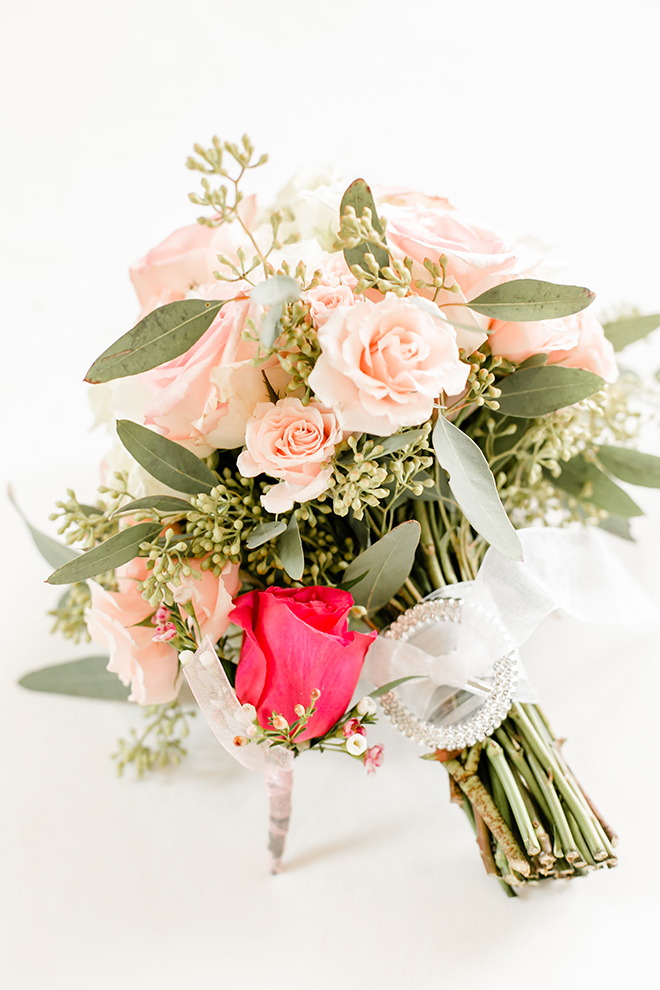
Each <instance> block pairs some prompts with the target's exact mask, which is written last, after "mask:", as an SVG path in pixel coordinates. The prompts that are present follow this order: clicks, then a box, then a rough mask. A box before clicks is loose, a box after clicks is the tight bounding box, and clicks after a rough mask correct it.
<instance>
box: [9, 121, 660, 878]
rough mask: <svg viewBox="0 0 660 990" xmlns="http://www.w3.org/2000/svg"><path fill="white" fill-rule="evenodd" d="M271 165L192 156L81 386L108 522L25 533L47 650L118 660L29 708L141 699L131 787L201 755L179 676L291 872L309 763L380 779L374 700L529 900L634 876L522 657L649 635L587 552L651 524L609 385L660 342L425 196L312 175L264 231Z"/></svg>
mask: <svg viewBox="0 0 660 990" xmlns="http://www.w3.org/2000/svg"><path fill="white" fill-rule="evenodd" d="M265 161H266V156H261V157H260V158H258V159H256V160H255V156H254V149H253V147H252V145H251V143H250V141H249V140H248V139H247V138H243V140H242V143H241V144H240V145H236V144H231V143H227V142H222V141H220V140H218V139H217V138H214V139H213V143H212V145H211V147H209V148H203V147H200V146H196V147H195V157H193V158H190V159H189V160H188V167H189V168H190V169H192V170H195V171H197V172H199V173H201V175H202V179H201V185H202V191H201V193H199V194H192V195H191V197H190V198H191V200H192V201H193V203H196V204H198V205H199V206H202V207H204V208H205V209H206V211H207V212H206V213H205V215H204V216H201V217H200V218H199V221H198V223H197V224H193V225H191V226H189V227H185V228H183V229H182V230H178V231H176V232H175V233H174V234H172V235H171V236H170V237H169V238H167V239H166V240H165V241H164V242H163V243H162V244H161V245H160V246H159V247H157V248H155V249H154V250H153V251H150V252H149V253H148V254H147V255H146V256H145V257H144V258H143V259H142V260H141V261H139V262H138V263H137V264H135V265H134V266H133V267H132V269H131V277H132V280H133V283H134V285H135V288H136V290H137V294H138V298H139V302H140V306H141V308H142V313H141V317H140V320H139V322H138V323H137V325H136V326H134V327H133V329H131V330H129V331H128V332H127V333H125V334H124V335H123V336H121V337H120V338H119V339H118V340H117V341H115V343H113V344H112V345H111V346H110V347H108V349H107V350H106V351H104V353H103V354H101V355H100V356H99V357H98V358H97V359H96V360H95V361H94V362H93V363H92V365H91V367H90V369H89V371H88V372H87V375H86V380H87V381H88V382H90V383H92V384H94V385H95V390H96V394H95V396H94V401H95V404H96V407H97V410H99V413H100V415H101V414H102V416H103V417H105V419H106V420H108V421H109V422H110V423H111V432H112V434H113V444H112V446H111V449H110V450H109V451H108V453H107V454H106V456H105V460H104V461H103V464H102V468H101V471H102V481H103V485H102V486H101V488H100V489H99V493H100V495H101V498H100V499H99V500H98V501H96V502H95V503H94V504H85V503H81V502H79V501H78V499H77V497H76V495H75V494H74V492H73V491H69V492H68V496H67V499H66V500H64V501H62V502H60V503H58V509H59V511H58V513H56V515H55V516H54V517H53V518H57V519H58V520H59V521H60V524H61V525H60V530H59V531H60V533H63V534H64V533H65V534H66V545H64V544H60V543H58V542H57V541H53V540H50V539H49V538H47V537H45V536H43V535H42V534H39V533H37V532H36V531H33V535H34V537H35V540H36V541H37V543H38V545H39V546H40V548H41V549H42V551H43V552H44V554H45V556H46V557H47V559H48V560H49V561H51V563H52V565H53V566H56V567H57V569H56V570H55V572H54V573H53V574H52V575H51V576H50V578H49V581H50V583H51V584H57V585H66V586H67V589H68V590H67V591H66V592H65V594H64V597H63V598H62V599H61V601H60V603H59V605H58V607H57V609H56V610H55V613H54V614H55V616H56V628H58V629H59V630H61V631H62V632H63V633H64V634H65V635H67V636H70V637H73V638H74V639H77V638H79V637H80V636H81V635H82V636H87V637H88V638H91V639H92V640H93V641H94V642H95V643H96V644H98V645H99V646H100V647H102V648H103V649H104V650H105V651H107V655H105V656H104V657H102V658H98V657H92V658H89V659H87V660H83V661H76V662H73V663H71V664H64V665H60V666H59V667H55V668H52V667H51V668H48V669H46V670H44V671H39V672H35V673H33V674H30V675H28V676H27V677H26V678H24V681H23V683H25V684H26V686H31V687H35V688H42V689H50V690H61V691H69V692H70V693H83V694H97V695H102V696H106V697H110V696H112V697H117V696H124V697H125V696H126V694H128V692H129V690H130V694H129V698H128V700H130V701H135V702H137V703H138V704H140V705H143V706H145V707H146V714H147V718H148V724H147V727H146V729H145V732H144V734H143V735H141V736H138V734H137V733H135V734H134V736H133V737H132V738H131V739H129V740H123V741H121V743H120V750H119V753H118V754H117V758H118V762H119V768H120V770H121V769H123V768H124V767H125V766H126V765H127V764H129V763H134V764H135V765H136V767H137V770H138V772H140V773H141V772H142V771H143V770H145V769H148V768H149V767H151V766H154V765H162V764H163V763H165V762H168V761H170V760H171V761H174V762H176V761H178V759H179V757H180V755H181V754H182V753H183V752H185V751H184V749H183V737H184V736H185V733H186V717H187V713H186V712H184V710H183V708H182V707H180V705H179V703H178V701H177V698H178V697H179V694H180V691H181V688H182V685H184V683H185V682H186V681H187V683H188V685H189V687H190V689H191V690H192V692H193V694H194V695H195V698H196V700H197V702H198V704H199V707H200V709H201V712H202V713H203V715H204V716H205V717H206V718H207V720H208V721H209V724H210V725H211V727H212V729H213V731H214V733H215V734H216V736H217V738H218V739H219V740H220V742H221V743H222V744H223V745H224V746H225V747H226V748H227V749H228V750H229V751H230V752H231V753H232V754H233V755H234V756H235V757H236V758H237V759H238V760H239V761H240V762H241V763H243V764H244V765H245V766H247V767H250V768H252V769H254V770H260V771H263V772H264V774H265V779H266V783H267V787H268V790H269V794H270V798H271V820H270V848H271V853H272V862H273V870H274V871H277V870H278V869H279V868H280V864H281V857H282V852H283V848H284V840H285V837H286V829H287V824H288V818H289V813H290V796H291V785H292V765H293V762H294V759H295V758H296V757H298V756H299V755H300V754H301V753H303V752H306V751H307V750H310V751H311V750H317V751H323V750H333V751H336V752H341V753H344V754H346V755H348V756H350V757H351V758H352V759H353V760H354V761H357V762H358V763H360V764H361V765H362V767H363V768H364V769H365V770H366V772H367V774H372V773H374V772H375V770H376V768H377V767H379V766H380V765H381V764H382V762H383V746H382V745H381V744H380V743H379V742H375V741H374V740H373V739H372V738H371V734H372V731H373V730H372V724H373V723H374V722H375V721H376V716H377V712H378V704H377V702H378V701H380V703H381V705H382V707H383V709H384V711H385V712H386V713H387V714H388V716H389V717H390V718H391V720H392V721H393V723H394V725H395V726H396V727H397V728H399V729H400V730H401V731H402V732H404V733H406V734H407V735H408V736H409V737H410V738H411V739H413V740H415V741H416V742H417V743H419V744H420V745H421V746H422V747H424V748H425V749H426V754H425V757H426V759H429V760H431V761H435V762H439V763H441V764H442V765H443V766H444V768H445V770H446V771H447V773H448V775H449V783H450V794H451V799H452V800H453V801H456V802H457V803H459V804H460V805H461V806H462V808H463V809H464V811H465V813H466V815H467V817H468V819H469V821H470V824H471V825H472V827H473V828H474V830H475V833H476V837H477V841H478V845H479V849H480V852H481V856H482V858H483V861H484V864H485V866H486V869H487V871H488V872H489V873H491V874H493V875H495V876H496V877H498V878H499V880H500V882H501V883H502V885H503V887H504V888H505V890H506V891H507V893H510V894H511V893H513V892H515V890H516V889H517V888H519V887H520V886H522V885H524V884H526V883H528V882H530V881H533V880H538V879H539V878H542V877H571V876H575V875H582V874H584V873H585V872H587V871H589V870H591V869H594V868H596V867H599V866H603V865H605V866H612V865H614V864H615V862H616V858H615V853H614V848H613V847H614V845H615V842H616V838H615V836H614V833H613V832H612V830H611V829H610V828H609V826H608V825H607V824H606V822H605V820H604V819H603V817H602V816H601V815H600V813H599V812H598V811H596V809H595V807H594V806H593V805H592V803H591V802H590V800H589V798H587V796H586V794H585V793H584V791H583V790H582V788H581V786H580V785H579V784H578V783H577V780H576V778H575V776H574V775H573V774H572V772H571V770H570V769H569V767H568V766H567V764H566V762H565V760H564V758H563V756H562V753H561V749H560V746H559V744H558V742H557V740H556V739H555V736H554V733H553V731H552V730H551V728H550V726H549V724H548V721H547V719H546V717H545V716H544V714H543V713H542V711H541V709H540V708H539V707H538V705H537V699H536V696H535V694H534V691H533V688H532V687H531V685H530V684H529V683H528V681H527V679H526V677H525V675H524V671H522V669H521V667H520V662H519V659H518V654H517V646H518V645H519V644H520V643H522V642H524V640H525V639H526V638H527V637H528V636H529V635H530V633H531V632H532V630H533V629H534V627H535V626H536V625H537V624H538V622H539V621H540V620H541V618H543V616H545V615H547V614H548V613H549V612H550V611H552V610H553V609H555V608H557V607H558V606H560V605H561V606H562V607H563V608H565V609H566V610H568V611H569V612H572V614H574V615H578V616H581V617H582V618H585V619H591V620H597V621H599V620H600V621H608V620H613V621H616V620H617V619H619V618H621V617H622V616H623V615H624V614H627V615H629V616H630V615H633V616H634V614H635V608H634V603H635V601H636V596H635V595H634V593H632V592H630V593H629V589H628V588H627V586H626V581H625V579H623V578H622V579H621V581H620V588H619V590H620V595H622V596H623V599H626V600H625V601H624V600H623V599H622V598H621V597H620V599H619V600H618V601H613V600H612V599H611V595H610V597H606V594H605V593H603V594H601V591H602V590H603V589H602V588H601V586H600V584H599V582H602V573H603V572H604V571H605V569H606V567H607V554H608V553H609V550H608V548H607V546H606V545H605V543H606V539H607V538H606V537H602V538H601V539H599V538H598V534H597V531H598V530H599V528H600V529H607V530H610V531H611V532H614V533H616V534H618V535H619V536H622V537H624V538H628V537H629V520H630V518H632V517H634V516H636V515H639V514H640V512H641V510H640V509H639V508H638V506H637V505H636V504H635V502H634V501H633V499H632V498H631V497H630V496H629V495H628V494H627V492H626V491H624V490H623V489H622V488H621V487H619V485H618V484H617V483H616V481H615V480H613V479H620V480H622V481H624V482H629V483H632V484H638V485H649V486H654V487H658V486H660V459H658V458H655V457H653V456H651V455H650V454H645V453H640V452H639V451H637V450H636V449H635V446H634V439H635V436H636V432H637V420H638V414H637V413H636V412H635V411H634V408H633V401H632V400H633V393H634V392H635V391H638V390H639V383H638V382H636V381H633V380H632V379H631V378H630V376H628V377H625V376H619V373H618V369H617V364H616V361H615V350H616V349H620V347H622V346H623V345H624V344H626V343H628V342H630V341H632V340H634V339H637V338H639V337H641V336H643V335H644V334H645V333H647V332H649V331H650V330H652V329H654V328H655V326H656V325H658V324H659V323H660V317H639V316H631V317H627V318H626V319H622V320H618V321H616V322H613V323H610V324H608V325H607V326H606V327H605V328H603V326H601V324H600V323H599V322H598V321H597V320H596V318H595V317H594V316H593V315H592V313H591V309H590V308H589V307H590V304H591V303H592V301H593V299H594V295H593V293H592V292H590V291H589V290H588V289H586V288H581V287H577V286H572V285H557V284H554V283H552V282H549V281H546V280H545V279H543V278H542V277H541V275H542V274H543V270H542V268H541V263H542V261H541V259H540V258H539V257H537V256H533V255H531V254H530V253H529V252H528V251H527V250H526V249H525V248H524V247H523V246H522V245H521V244H518V243H516V242H514V241H511V240H507V239H506V238H504V237H502V236H500V235H498V234H496V233H494V232H493V231H491V230H489V229H487V228H484V227H482V226H480V225H478V224H476V223H474V222H473V221H472V220H470V219H468V218H466V217H465V216H464V215H463V214H461V213H460V212H459V211H458V210H457V209H455V208H454V207H453V206H452V205H451V204H450V203H449V202H448V201H447V200H446V199H441V198H438V197H434V196H427V195H425V194H422V193H418V192H415V191H414V190H411V189H399V188H397V189H390V188H381V187H374V188H373V190H372V189H370V188H369V186H368V185H367V184H366V182H364V181H363V180H362V179H357V180H356V181H354V182H352V183H351V184H350V185H349V186H348V188H346V189H345V188H343V186H340V185H339V184H338V183H337V182H336V181H334V180H333V178H332V177H328V176H321V177H316V179H315V180H314V179H312V180H311V181H307V182H305V181H304V180H303V179H300V180H294V182H293V183H291V184H290V186H289V187H287V189H285V190H284V192H283V193H282V194H281V196H280V199H279V201H278V202H277V203H276V204H275V207H274V208H273V209H272V210H271V211H268V212H266V213H264V212H262V211H261V210H260V209H259V207H258V206H257V203H256V200H255V198H254V197H253V196H248V195H244V192H243V188H244V183H245V179H246V176H247V174H248V173H249V172H250V171H251V170H253V169H256V168H258V167H259V166H261V165H262V164H263V163H264V162H265ZM74 544H78V546H79V547H80V548H81V550H82V552H80V550H78V549H74V547H73V545H74ZM586 575H588V578H586ZM585 578H586V579H585ZM605 591H606V593H607V595H609V594H610V593H609V589H605ZM631 602H632V605H631ZM106 668H107V669H106ZM361 675H362V676H364V677H365V678H366V679H368V680H369V681H371V683H372V684H373V685H374V688H375V689H374V690H373V691H372V692H371V693H370V694H367V695H365V696H364V697H362V698H359V700H357V703H356V702H355V698H354V694H355V690H356V686H357V683H358V679H359V678H360V676H361ZM358 697H359V696H358ZM151 740H155V741H151ZM429 773H431V774H435V773H436V771H435V770H434V769H432V768H431V767H429Z"/></svg>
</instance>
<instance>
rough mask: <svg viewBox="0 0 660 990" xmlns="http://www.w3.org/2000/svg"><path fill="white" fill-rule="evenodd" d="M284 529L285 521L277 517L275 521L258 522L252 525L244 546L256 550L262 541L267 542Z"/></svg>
mask: <svg viewBox="0 0 660 990" xmlns="http://www.w3.org/2000/svg"><path fill="white" fill-rule="evenodd" d="M285 529H286V522H285V520H284V519H278V520H277V521H276V522H267V523H260V524H259V525H258V526H255V527H254V529H253V530H252V532H251V533H250V535H249V536H248V538H247V540H246V541H245V546H246V547H247V548H248V550H256V548H257V547H260V546H261V545H262V543H268V541H269V540H273V539H274V538H275V537H276V536H279V535H280V533H283V532H284V530H285Z"/></svg>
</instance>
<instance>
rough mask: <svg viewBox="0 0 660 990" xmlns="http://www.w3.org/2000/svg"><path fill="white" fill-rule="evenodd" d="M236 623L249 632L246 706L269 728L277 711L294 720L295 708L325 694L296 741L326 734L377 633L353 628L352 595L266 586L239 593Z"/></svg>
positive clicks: (240, 673)
mask: <svg viewBox="0 0 660 990" xmlns="http://www.w3.org/2000/svg"><path fill="white" fill-rule="evenodd" d="M235 605H236V607H235V609H234V611H233V612H232V616H231V621H232V622H233V623H235V624H236V625H238V626H240V627H241V628H242V629H244V630H245V635H244V637H243V646H242V648H241V656H240V660H239V663H238V669H237V671H236V694H237V695H238V700H239V701H240V702H241V704H245V703H246V702H247V703H249V704H251V705H254V707H255V708H256V710H257V718H258V720H259V724H260V725H262V726H263V727H264V728H269V724H268V719H269V718H270V717H271V716H272V715H273V712H276V713H277V714H278V715H282V716H284V718H285V719H286V720H287V722H288V723H289V724H290V723H291V722H292V721H293V720H294V719H295V718H296V712H295V706H296V705H299V704H300V705H303V706H304V707H307V706H309V705H310V703H311V696H312V691H314V690H317V691H320V692H321V694H320V698H319V699H318V701H317V702H316V713H315V714H314V715H313V716H312V718H311V719H310V720H309V722H308V725H307V728H306V729H305V731H304V732H302V733H301V734H300V736H298V737H297V738H298V739H300V740H304V739H312V738H316V737H318V736H323V735H325V733H326V732H328V730H329V729H331V728H332V726H333V725H334V724H335V722H337V721H338V720H339V718H341V716H342V715H343V714H344V712H345V711H346V708H347V706H348V704H349V702H350V700H351V696H352V694H353V691H354V690H355V685H356V684H357V681H358V678H359V676H360V671H361V669H362V664H363V662H364V657H365V654H366V652H367V650H368V649H369V646H370V645H371V642H372V640H373V638H374V636H375V635H376V633H371V634H369V635H365V634H363V633H355V632H349V631H348V612H349V610H350V608H351V606H352V605H353V598H352V596H351V595H349V594H348V592H346V591H339V590H338V589H336V588H325V587H314V586H312V587H307V588H268V589H267V590H266V591H251V592H249V593H248V594H247V595H241V597H240V598H238V599H237V600H236V602H235Z"/></svg>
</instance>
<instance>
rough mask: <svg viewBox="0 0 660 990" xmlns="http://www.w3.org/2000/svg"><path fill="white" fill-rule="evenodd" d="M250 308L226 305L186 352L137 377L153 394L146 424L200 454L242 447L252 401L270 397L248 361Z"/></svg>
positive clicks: (241, 302) (245, 303)
mask: <svg viewBox="0 0 660 990" xmlns="http://www.w3.org/2000/svg"><path fill="white" fill-rule="evenodd" d="M251 306H252V307H253V308H254V304H252V303H251V302H250V300H249V299H235V300H232V301H230V302H228V303H226V304H225V305H224V306H223V308H222V309H221V310H220V312H219V314H218V316H217V317H216V319H215V320H214V321H213V323H212V324H211V326H210V327H209V329H208V330H207V331H206V333H205V334H203V336H202V337H200V339H199V340H198V341H197V343H196V344H194V345H193V346H192V347H191V348H190V350H188V351H186V353H185V354H182V355H181V356H180V357H178V358H174V360H172V361H168V362H167V363H166V364H161V365H159V367H157V368H153V369H152V370H151V371H146V372H144V374H142V375H141V376H140V378H141V380H142V382H143V383H144V384H145V386H146V387H147V389H148V390H149V391H150V392H151V393H152V395H153V398H152V399H151V400H150V401H149V402H148V403H147V405H146V406H145V408H144V423H145V424H146V425H147V426H154V427H155V428H156V430H157V431H158V433H160V434H161V435H162V436H165V437H167V438H168V439H169V440H174V441H175V442H176V443H180V444H182V445H183V446H185V447H187V448H188V449H190V450H192V451H193V452H194V453H196V454H197V455H198V456H199V457H205V456H206V455H208V454H210V453H211V451H212V450H213V449H215V448H231V447H239V446H241V444H242V443H243V441H244V437H245V424H246V422H247V420H248V419H249V418H250V416H251V415H252V411H253V409H254V407H255V405H256V404H257V403H258V402H263V401H265V400H266V399H267V398H268V392H267V390H266V385H265V383H264V379H263V375H262V373H261V371H260V370H259V369H257V368H254V367H253V366H252V364H251V363H250V361H251V358H253V357H254V355H255V354H256V347H255V345H254V344H253V343H251V342H249V341H244V340H243V339H242V331H243V329H244V327H245V320H246V317H247V315H248V313H249V312H250V307H251Z"/></svg>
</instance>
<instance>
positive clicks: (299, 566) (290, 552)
mask: <svg viewBox="0 0 660 990" xmlns="http://www.w3.org/2000/svg"><path fill="white" fill-rule="evenodd" d="M277 554H278V556H279V558H280V560H281V561H282V565H283V567H284V570H285V571H286V572H287V574H288V575H289V577H290V578H293V580H294V581H300V579H301V577H302V576H303V571H304V569H305V554H304V551H303V545H302V540H301V539H300V530H299V529H298V520H297V519H296V517H295V516H294V515H292V516H291V518H290V520H289V525H288V526H287V527H286V529H285V530H284V533H283V534H282V536H281V537H280V539H279V540H278V543H277Z"/></svg>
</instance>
